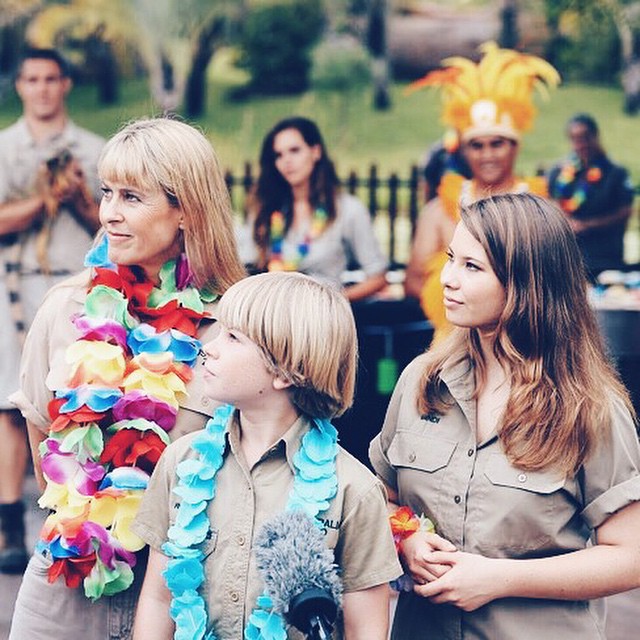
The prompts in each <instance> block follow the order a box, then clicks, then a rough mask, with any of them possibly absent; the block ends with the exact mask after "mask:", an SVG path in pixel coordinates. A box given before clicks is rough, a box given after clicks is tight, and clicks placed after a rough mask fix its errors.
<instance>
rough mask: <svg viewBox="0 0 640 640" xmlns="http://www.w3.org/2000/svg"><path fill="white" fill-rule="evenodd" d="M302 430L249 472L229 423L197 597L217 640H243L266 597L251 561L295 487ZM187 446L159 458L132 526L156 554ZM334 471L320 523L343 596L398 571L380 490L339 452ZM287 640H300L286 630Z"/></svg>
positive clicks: (182, 443)
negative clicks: (258, 537) (332, 492)
mask: <svg viewBox="0 0 640 640" xmlns="http://www.w3.org/2000/svg"><path fill="white" fill-rule="evenodd" d="M308 429H309V422H308V420H307V419H306V418H300V419H299V420H297V421H296V422H295V424H294V425H292V427H291V428H290V429H289V430H288V431H287V432H286V433H285V434H284V436H283V437H282V438H281V439H280V440H279V441H278V442H277V443H276V444H275V445H274V446H273V447H272V448H271V449H270V450H269V451H267V452H266V453H265V454H264V455H263V457H262V458H261V459H260V460H259V461H258V462H257V463H256V464H255V465H254V467H253V468H252V469H249V468H248V467H247V464H246V462H245V458H244V455H243V454H242V453H241V450H240V440H239V428H238V423H237V419H233V422H232V425H231V429H230V432H229V435H228V436H227V448H226V451H225V462H224V465H223V466H222V468H221V469H220V471H219V472H218V474H217V475H216V487H217V489H216V498H215V499H214V500H213V501H212V502H211V503H210V504H209V507H208V514H209V520H210V522H211V523H212V524H211V531H210V533H211V535H210V537H209V538H208V540H207V542H206V543H205V549H204V552H205V556H206V559H205V572H206V576H207V580H206V583H205V585H204V587H203V597H204V598H205V600H206V602H207V609H208V613H209V624H210V625H213V628H214V629H215V633H216V637H218V638H220V640H224V639H229V640H231V639H234V640H237V639H238V638H243V637H244V635H243V633H244V625H245V622H246V620H247V618H248V617H249V615H250V614H251V611H252V610H253V608H254V607H255V605H256V599H257V597H258V596H259V595H260V594H261V593H262V591H263V589H264V587H263V583H262V579H261V578H260V576H259V574H258V570H257V568H256V564H255V557H254V555H253V553H252V546H253V540H254V536H255V534H256V533H257V532H258V530H259V529H260V527H261V525H262V524H263V523H264V522H266V521H267V520H268V519H269V518H270V517H271V516H273V515H274V514H276V513H279V512H281V511H283V510H284V508H285V505H286V501H287V497H288V495H289V492H290V490H291V487H292V484H293V470H294V467H293V456H294V455H295V453H296V452H297V451H298V449H299V446H300V440H301V438H302V436H303V435H304V434H305V433H306V432H307V430H308ZM191 440H192V436H188V437H186V438H182V439H181V440H179V441H178V442H176V443H174V444H172V445H171V446H169V447H168V448H167V449H166V450H165V452H164V453H163V455H162V457H161V458H160V461H159V462H158V465H157V467H156V470H155V471H154V473H153V476H152V478H151V482H150V484H149V488H148V490H147V492H146V494H145V496H144V498H143V501H142V505H141V507H140V511H139V512H138V515H137V517H136V520H135V521H134V523H133V526H132V530H133V531H135V533H137V534H138V535H139V536H140V537H141V538H142V539H143V540H145V542H147V543H148V544H149V545H150V546H151V547H153V548H155V549H160V547H161V546H162V544H163V543H164V542H166V540H167V530H168V529H169V526H170V525H171V524H173V522H174V521H175V518H176V515H177V509H178V507H179V499H178V498H177V497H176V496H175V495H174V494H172V493H171V491H172V489H173V488H174V487H175V486H176V482H177V478H176V474H175V469H176V466H177V464H178V463H179V462H180V461H181V460H183V459H185V458H191V457H194V455H195V454H194V452H193V451H192V450H191V448H190V445H191ZM336 464H337V475H338V493H337V495H336V496H335V498H334V499H333V500H332V502H331V506H330V507H329V509H328V510H327V511H326V512H324V513H323V514H321V519H322V522H323V524H324V534H325V539H326V543H327V546H328V547H329V548H330V549H333V550H334V553H335V562H336V564H337V565H338V567H339V570H340V574H341V579H342V584H343V587H344V590H345V592H349V591H359V590H361V589H368V588H370V587H374V586H376V585H380V584H383V583H385V582H388V581H389V580H392V579H394V578H396V577H397V576H398V575H399V574H400V573H401V572H402V571H401V568H400V565H399V563H398V560H397V557H396V553H395V548H394V545H393V541H392V538H391V532H390V529H389V525H388V520H387V510H386V499H385V495H384V490H383V488H382V485H381V483H380V482H379V481H378V480H376V478H375V477H374V476H373V474H372V473H371V472H370V471H369V470H368V469H366V467H364V466H363V465H362V464H361V463H360V462H358V461H357V460H356V459H355V458H353V456H351V455H350V454H348V453H347V452H346V451H344V450H343V449H340V450H339V453H338V458H337V462H336ZM336 636H337V637H341V633H337V634H336ZM288 637H289V638H302V637H303V636H302V634H300V633H298V632H296V631H295V630H289V635H288Z"/></svg>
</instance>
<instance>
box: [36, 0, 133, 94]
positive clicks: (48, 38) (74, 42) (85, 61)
mask: <svg viewBox="0 0 640 640" xmlns="http://www.w3.org/2000/svg"><path fill="white" fill-rule="evenodd" d="M42 4H43V6H42V8H41V10H40V11H39V12H38V13H37V14H36V15H35V16H34V18H33V19H32V20H31V22H30V24H29V26H28V28H27V32H26V39H27V41H28V42H29V43H30V44H31V45H33V46H37V47H56V48H58V49H60V50H61V51H63V53H65V54H66V55H67V57H68V58H69V59H70V61H71V63H72V65H74V67H75V68H76V70H77V75H80V77H81V78H82V79H88V80H91V81H93V82H95V83H96V85H97V88H98V100H99V101H100V102H101V103H102V104H113V103H114V102H117V100H118V96H119V78H120V74H119V62H118V59H117V56H116V49H123V48H124V50H128V51H130V50H131V48H132V47H135V43H136V40H137V30H136V26H135V21H134V20H133V14H132V13H131V6H130V3H129V2H127V0H72V1H71V2H68V3H65V4H62V3H59V2H49V3H42Z"/></svg>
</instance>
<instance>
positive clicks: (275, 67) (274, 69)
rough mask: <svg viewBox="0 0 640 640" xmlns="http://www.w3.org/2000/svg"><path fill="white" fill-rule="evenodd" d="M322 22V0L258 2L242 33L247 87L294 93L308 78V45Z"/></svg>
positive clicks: (301, 88)
mask: <svg viewBox="0 0 640 640" xmlns="http://www.w3.org/2000/svg"><path fill="white" fill-rule="evenodd" d="M323 26H324V13H323V8H322V2H321V0H293V1H291V2H279V3H277V4H273V5H265V6H260V7H257V8H255V9H252V10H251V12H250V13H249V15H248V17H247V20H246V23H245V25H244V28H243V32H242V35H241V43H240V46H241V48H242V50H243V56H242V59H241V64H242V66H243V67H244V68H246V69H247V70H248V71H249V73H250V75H251V81H250V87H249V88H250V90H251V91H252V92H254V93H263V94H293V93H299V92H301V91H304V90H305V89H306V88H307V86H308V82H309V71H310V68H311V47H312V46H313V44H314V43H315V42H316V41H317V39H318V37H319V36H320V33H321V32H322V28H323Z"/></svg>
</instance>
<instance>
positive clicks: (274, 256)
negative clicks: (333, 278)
mask: <svg viewBox="0 0 640 640" xmlns="http://www.w3.org/2000/svg"><path fill="white" fill-rule="evenodd" d="M327 220H328V216H327V212H326V211H325V210H324V209H323V208H322V207H318V208H317V209H316V210H315V211H314V212H313V216H312V218H311V223H310V225H309V228H308V229H307V230H306V232H305V233H304V235H303V237H302V239H301V240H300V242H297V243H295V244H294V243H292V245H293V246H285V230H286V220H285V217H284V214H283V213H282V212H281V211H274V212H273V213H272V214H271V228H270V240H271V247H270V253H269V262H268V265H267V269H268V270H269V271H297V269H298V266H299V265H300V263H301V262H302V260H304V258H305V257H306V256H307V255H308V253H309V248H310V246H311V243H312V242H313V241H314V240H315V239H316V238H318V236H320V235H321V234H322V232H323V231H324V230H325V228H326V227H327ZM287 245H288V243H287Z"/></svg>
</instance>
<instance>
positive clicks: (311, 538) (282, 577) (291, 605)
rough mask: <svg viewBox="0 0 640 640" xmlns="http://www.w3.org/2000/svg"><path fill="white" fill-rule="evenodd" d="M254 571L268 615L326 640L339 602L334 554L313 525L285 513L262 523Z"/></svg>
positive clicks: (305, 517) (317, 639)
mask: <svg viewBox="0 0 640 640" xmlns="http://www.w3.org/2000/svg"><path fill="white" fill-rule="evenodd" d="M254 546H255V556H256V564H257V567H258V571H259V572H260V575H261V576H262V578H263V580H264V583H265V586H266V588H267V591H268V592H269V595H270V596H271V600H272V602H273V610H274V611H275V612H276V613H279V614H281V615H283V616H284V617H285V619H286V620H287V622H289V624H292V625H293V626H294V627H296V628H297V629H299V630H300V631H302V632H303V633H304V634H306V636H307V637H308V638H311V639H312V640H325V639H327V640H329V639H330V638H331V633H332V629H333V623H334V622H335V619H336V617H337V614H338V608H339V607H340V604H341V601H342V584H341V582H340V578H339V577H338V574H337V566H336V564H335V563H334V558H333V552H332V551H331V550H329V549H328V548H327V546H326V545H325V543H324V536H323V535H322V532H321V531H320V530H319V529H318V527H317V526H316V525H315V524H314V523H313V520H312V519H311V518H310V517H309V516H308V515H307V514H306V513H304V512H302V511H285V512H283V513H281V514H278V515H277V516H275V517H274V518H272V519H271V520H269V521H268V522H266V523H265V524H264V525H263V526H262V528H261V529H260V531H259V532H258V534H257V536H256V539H255V545H254Z"/></svg>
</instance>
